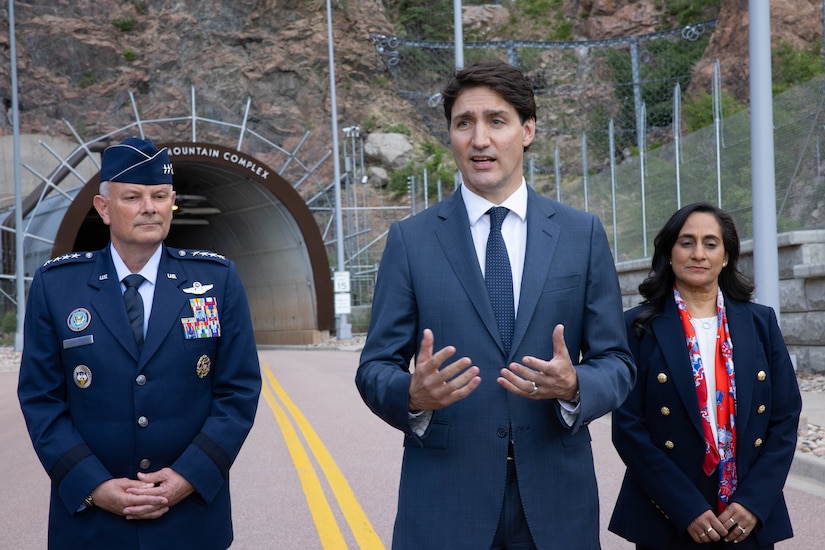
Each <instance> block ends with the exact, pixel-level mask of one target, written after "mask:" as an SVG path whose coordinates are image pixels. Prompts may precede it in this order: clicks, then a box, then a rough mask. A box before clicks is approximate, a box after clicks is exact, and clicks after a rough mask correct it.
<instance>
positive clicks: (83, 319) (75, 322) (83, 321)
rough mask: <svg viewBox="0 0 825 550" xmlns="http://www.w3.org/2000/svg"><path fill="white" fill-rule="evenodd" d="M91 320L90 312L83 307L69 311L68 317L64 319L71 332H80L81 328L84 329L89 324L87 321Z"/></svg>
mask: <svg viewBox="0 0 825 550" xmlns="http://www.w3.org/2000/svg"><path fill="white" fill-rule="evenodd" d="M91 322H92V314H91V313H89V310H88V309H86V308H83V307H79V308H77V309H75V310H74V311H72V312H71V313H69V318H68V319H67V320H66V324H67V325H69V328H70V329H71V330H72V331H73V332H80V331H81V330H86V328H87V327H88V326H89V323H91Z"/></svg>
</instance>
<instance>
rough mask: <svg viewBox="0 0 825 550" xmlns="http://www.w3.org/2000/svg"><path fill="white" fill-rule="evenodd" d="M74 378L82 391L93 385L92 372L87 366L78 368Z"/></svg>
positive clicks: (75, 369) (73, 375) (75, 370)
mask: <svg viewBox="0 0 825 550" xmlns="http://www.w3.org/2000/svg"><path fill="white" fill-rule="evenodd" d="M72 378H74V383H75V385H76V386H77V387H78V388H80V389H82V390H85V389H86V388H88V387H89V386H91V385H92V371H91V370H90V369H89V367H87V366H86V365H78V366H76V367H75V368H74V373H73V374H72Z"/></svg>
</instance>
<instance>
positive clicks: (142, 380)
mask: <svg viewBox="0 0 825 550" xmlns="http://www.w3.org/2000/svg"><path fill="white" fill-rule="evenodd" d="M135 383H136V384H137V385H138V386H142V385H144V384H145V383H146V376H144V375H143V374H138V376H137V378H135Z"/></svg>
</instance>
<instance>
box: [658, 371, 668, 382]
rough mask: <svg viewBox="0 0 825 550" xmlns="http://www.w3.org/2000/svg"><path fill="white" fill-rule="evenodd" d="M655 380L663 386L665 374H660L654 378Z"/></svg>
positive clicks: (665, 379)
mask: <svg viewBox="0 0 825 550" xmlns="http://www.w3.org/2000/svg"><path fill="white" fill-rule="evenodd" d="M656 380H658V381H659V383H660V384H664V383H665V382H667V374H665V373H663V372H660V373H659V374H658V375H657V376H656Z"/></svg>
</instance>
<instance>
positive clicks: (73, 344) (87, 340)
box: [63, 334, 95, 349]
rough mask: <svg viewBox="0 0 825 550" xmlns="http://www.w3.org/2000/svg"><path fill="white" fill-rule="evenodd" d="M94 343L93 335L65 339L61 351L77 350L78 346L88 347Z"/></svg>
mask: <svg viewBox="0 0 825 550" xmlns="http://www.w3.org/2000/svg"><path fill="white" fill-rule="evenodd" d="M94 343H95V336H94V334H87V335H86V336H78V337H77V338H67V339H65V340H63V349H72V348H78V347H80V346H88V345H89V344H94Z"/></svg>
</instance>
